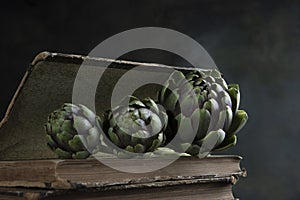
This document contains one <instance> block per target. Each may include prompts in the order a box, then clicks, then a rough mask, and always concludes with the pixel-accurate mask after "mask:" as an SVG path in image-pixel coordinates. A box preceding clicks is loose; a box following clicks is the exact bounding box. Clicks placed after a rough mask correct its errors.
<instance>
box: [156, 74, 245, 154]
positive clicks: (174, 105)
mask: <svg viewBox="0 0 300 200" xmlns="http://www.w3.org/2000/svg"><path fill="white" fill-rule="evenodd" d="M158 99H159V103H160V104H161V105H163V106H164V107H165V109H166V110H167V113H168V116H169V125H168V127H167V130H166V136H167V142H170V141H171V140H172V138H174V136H175V134H177V131H178V128H179V126H184V127H186V126H188V127H192V130H193V132H194V133H193V134H194V140H193V142H192V144H186V145H188V148H185V149H187V153H189V154H191V155H194V156H196V155H197V156H201V155H203V154H206V155H207V154H208V153H209V152H210V151H212V150H223V149H226V148H229V147H232V146H234V145H235V144H236V142H237V137H236V133H237V132H238V131H239V130H240V129H241V128H242V127H243V126H244V125H245V123H246V121H247V119H248V116H247V113H246V112H245V111H244V110H239V109H238V108H239V103H240V92H239V86H238V85H237V84H229V85H227V83H226V82H225V80H224V79H223V77H222V75H221V73H220V72H219V71H217V70H211V71H199V70H193V71H190V72H188V73H186V74H183V73H182V72H180V71H175V72H173V73H172V74H171V76H170V77H169V79H168V80H167V81H166V83H165V85H164V86H163V88H162V90H161V91H160V92H159V97H158ZM179 102H180V103H179ZM181 107H184V108H185V109H183V110H182V109H181ZM185 134H191V133H185ZM184 142H185V141H184V140H183V141H182V143H183V144H182V146H186V145H184Z"/></svg>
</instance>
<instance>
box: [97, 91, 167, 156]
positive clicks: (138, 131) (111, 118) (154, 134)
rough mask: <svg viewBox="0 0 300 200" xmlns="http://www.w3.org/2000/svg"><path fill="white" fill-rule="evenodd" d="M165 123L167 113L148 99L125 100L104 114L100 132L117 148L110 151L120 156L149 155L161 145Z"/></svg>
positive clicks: (163, 138)
mask: <svg viewBox="0 0 300 200" xmlns="http://www.w3.org/2000/svg"><path fill="white" fill-rule="evenodd" d="M128 102H129V104H128ZM126 103H127V104H128V105H126ZM167 123H168V117H167V114H166V113H165V112H164V111H163V110H161V109H160V108H159V107H158V105H157V104H156V103H155V102H154V101H153V100H152V99H151V98H145V99H143V100H139V99H137V98H135V97H128V98H125V99H124V100H123V101H122V103H121V104H120V105H119V106H117V107H116V108H114V109H112V110H109V111H107V112H106V114H105V117H104V121H103V130H104V132H105V133H106V134H107V137H108V138H109V140H110V141H111V142H112V143H113V144H114V145H116V146H117V147H118V148H115V149H114V152H115V153H116V154H117V155H118V156H119V157H123V156H128V155H129V156H130V155H132V153H145V152H152V151H154V150H155V149H156V148H158V147H159V146H161V145H163V144H164V142H165V136H164V133H163V132H164V130H165V128H166V126H167ZM108 146H109V145H108Z"/></svg>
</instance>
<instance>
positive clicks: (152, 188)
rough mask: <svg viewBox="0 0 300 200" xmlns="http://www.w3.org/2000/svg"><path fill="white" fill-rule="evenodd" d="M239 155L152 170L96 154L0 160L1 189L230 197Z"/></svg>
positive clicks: (36, 193) (68, 194) (26, 193)
mask: <svg viewBox="0 0 300 200" xmlns="http://www.w3.org/2000/svg"><path fill="white" fill-rule="evenodd" d="M240 160H241V157H239V156H210V157H208V158H205V159H197V158H192V157H181V158H179V159H178V160H176V161H175V162H174V163H172V164H171V165H169V166H167V167H165V168H162V169H160V170H157V171H154V172H151V173H125V172H120V171H118V170H114V169H112V168H110V167H107V166H106V165H104V164H102V163H101V162H99V161H98V160H96V159H95V160H94V159H91V160H31V161H30V160H28V161H2V162H0V174H1V176H0V186H1V187H0V194H2V195H6V196H9V195H10V196H11V197H13V198H17V197H16V196H19V197H18V198H25V197H27V199H30V198H31V199H38V198H41V197H43V198H45V199H48V198H49V199H91V200H92V199H97V198H99V197H101V199H118V198H121V197H122V198H123V199H140V198H144V199H234V196H233V194H232V185H233V184H235V183H236V181H237V179H238V177H239V176H245V171H244V170H241V168H240ZM153 165H155V160H153ZM130 167H132V168H135V167H136V166H135V165H133V166H130ZM149 167H151V166H149ZM0 199H1V198H0Z"/></svg>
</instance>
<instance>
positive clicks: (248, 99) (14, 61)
mask: <svg viewBox="0 0 300 200" xmlns="http://www.w3.org/2000/svg"><path fill="white" fill-rule="evenodd" d="M0 15H1V17H0V26H1V28H0V36H1V40H0V41H1V45H0V52H1V54H0V58H1V73H0V85H1V96H0V114H1V115H3V114H4V112H5V109H6V107H7V105H8V103H9V101H10V99H11V98H12V95H13V93H14V91H15V89H16V87H17V85H18V83H19V81H20V79H21V78H22V76H23V74H24V73H25V71H26V68H27V66H28V64H29V63H30V62H31V60H32V59H33V57H34V56H35V55H36V54H37V53H38V52H40V51H44V50H48V51H54V52H63V53H73V54H83V55H85V54H88V52H89V51H90V50H92V48H93V47H95V46H96V45H97V44H98V43H99V42H101V41H103V40H104V39H106V38H107V37H109V36H112V35H113V34H116V33H119V32H120V31H124V30H127V29H130V28H137V27H143V26H159V27H166V28H171V29H175V30H177V31H180V32H183V33H185V34H187V35H189V36H190V37H192V38H194V39H196V40H197V41H198V42H199V43H200V44H202V45H203V46H204V48H206V50H207V51H208V52H209V53H210V55H211V56H212V58H213V59H214V60H215V62H216V64H217V65H218V67H219V69H220V70H221V71H222V72H223V73H224V74H225V77H226V79H227V80H228V82H237V83H239V84H240V87H241V91H242V105H241V107H242V108H243V109H245V110H247V111H248V113H249V116H250V120H249V121H248V124H247V126H246V127H245V128H244V129H243V130H242V131H241V132H240V135H239V138H238V139H239V142H238V145H237V146H236V147H234V148H232V149H231V150H229V151H227V152H224V153H226V154H228V153H231V154H238V155H241V156H243V157H244V160H243V162H242V165H243V166H244V167H246V168H247V170H248V178H246V179H243V180H241V181H240V182H239V184H238V185H237V186H235V194H236V196H238V197H241V198H242V199H299V196H300V172H299V169H300V162H299V152H300V151H299V143H300V135H299V133H300V117H299V114H298V112H299V111H300V105H299V103H298V102H299V99H300V98H299V97H300V94H298V91H299V86H300V81H298V77H299V73H300V66H299V64H300V3H299V1H281V2H280V1H251V0H247V1H238V0H227V1H222V0H204V1H199V0H195V1H189V0H186V1H141V0H137V1H129V0H123V1H119V2H117V1H47V2H46V1H43V2H42V1H38V0H26V1H9V3H8V2H2V3H1V6H0ZM124 58H125V59H126V58H128V59H135V60H139V61H149V62H161V63H165V64H175V65H179V64H185V63H184V61H182V60H180V59H178V58H175V57H173V56H170V55H168V54H164V53H160V52H159V53H157V52H152V53H151V54H150V53H144V54H143V56H140V55H139V56H134V55H133V56H131V57H130V56H128V57H126V56H125V57H124Z"/></svg>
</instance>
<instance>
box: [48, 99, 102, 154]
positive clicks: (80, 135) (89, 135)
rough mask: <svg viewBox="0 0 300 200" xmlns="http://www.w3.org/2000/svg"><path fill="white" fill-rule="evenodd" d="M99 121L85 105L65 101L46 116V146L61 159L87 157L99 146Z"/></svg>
mask: <svg viewBox="0 0 300 200" xmlns="http://www.w3.org/2000/svg"><path fill="white" fill-rule="evenodd" d="M99 122H100V120H99V117H97V116H96V115H95V114H94V113H93V112H92V111H91V110H90V109H88V108H87V107H85V106H83V105H74V104H70V103H65V104H63V106H62V107H61V108H60V109H58V110H56V111H54V112H53V113H51V114H50V115H49V117H48V122H47V123H46V125H45V131H46V138H47V142H48V146H50V148H51V149H52V150H53V151H54V152H55V153H56V154H57V155H58V157H59V158H62V159H68V158H73V159H84V158H87V157H88V156H89V155H90V151H93V150H94V151H96V150H97V148H98V149H99V148H100V144H101V143H100V123H99ZM89 150H90V151H89Z"/></svg>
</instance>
